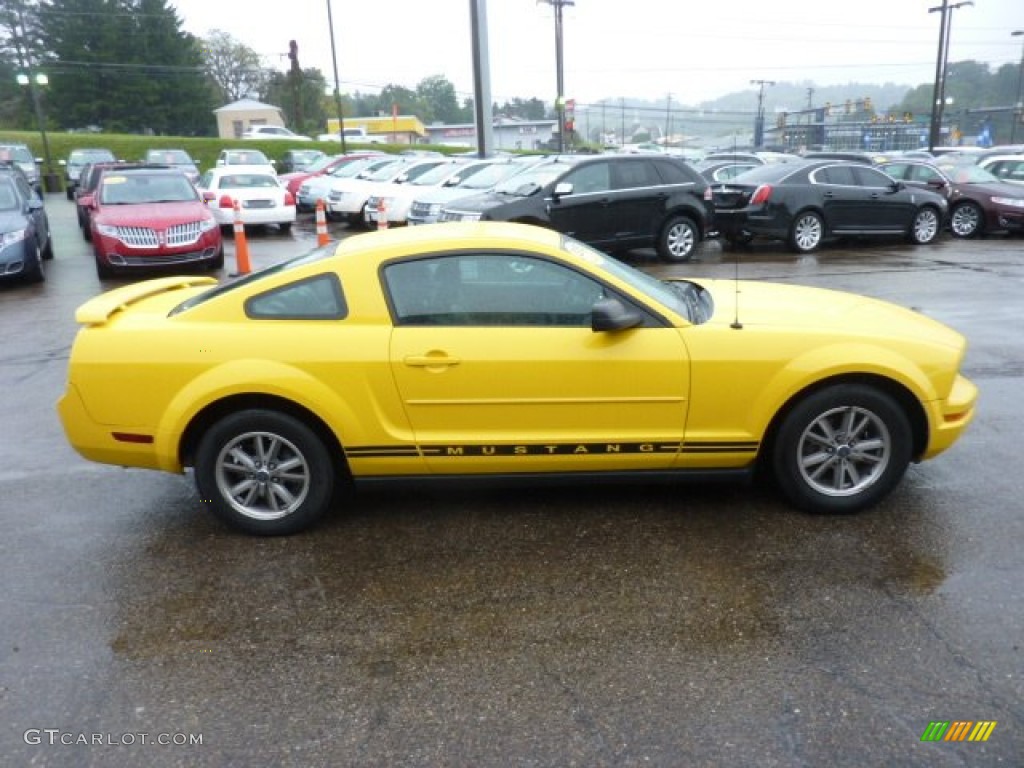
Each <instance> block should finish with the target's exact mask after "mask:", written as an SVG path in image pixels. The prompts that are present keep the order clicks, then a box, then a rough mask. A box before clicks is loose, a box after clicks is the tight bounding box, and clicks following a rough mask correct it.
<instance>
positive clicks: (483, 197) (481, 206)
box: [454, 192, 526, 211]
mask: <svg viewBox="0 0 1024 768" xmlns="http://www.w3.org/2000/svg"><path fill="white" fill-rule="evenodd" d="M525 199H526V198H525V197H522V196H520V195H506V194H502V193H500V192H483V193H480V194H476V195H470V196H468V197H463V198H460V199H459V204H458V205H457V206H454V207H455V208H457V209H458V210H460V211H487V210H490V209H491V208H497V207H498V206H499V205H507V204H508V203H511V202H515V201H517V200H525Z"/></svg>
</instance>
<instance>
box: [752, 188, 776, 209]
mask: <svg viewBox="0 0 1024 768" xmlns="http://www.w3.org/2000/svg"><path fill="white" fill-rule="evenodd" d="M771 196H772V185H771V184H762V185H761V186H760V187H758V188H757V189H755V190H754V194H753V195H752V196H751V198H750V204H751V205H760V204H761V203H767V202H768V198H770V197H771Z"/></svg>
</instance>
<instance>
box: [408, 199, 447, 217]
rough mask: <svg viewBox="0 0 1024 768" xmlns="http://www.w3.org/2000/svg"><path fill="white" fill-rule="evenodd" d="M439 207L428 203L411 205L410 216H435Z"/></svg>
mask: <svg viewBox="0 0 1024 768" xmlns="http://www.w3.org/2000/svg"><path fill="white" fill-rule="evenodd" d="M439 208H440V206H439V205H436V204H435V205H431V204H430V203H413V204H412V208H411V209H410V211H409V212H410V214H411V215H413V216H418V217H420V218H424V219H425V218H428V217H430V216H437V213H438V209H439Z"/></svg>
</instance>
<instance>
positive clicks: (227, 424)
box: [195, 409, 335, 536]
mask: <svg viewBox="0 0 1024 768" xmlns="http://www.w3.org/2000/svg"><path fill="white" fill-rule="evenodd" d="M195 476H196V485H197V486H198V488H199V493H200V497H201V498H202V500H203V501H204V502H205V503H207V504H209V505H210V507H211V509H212V510H213V512H214V513H215V514H216V515H217V516H218V517H220V518H221V519H222V520H224V521H225V522H226V523H228V524H229V525H231V526H233V527H234V528H237V529H240V530H242V531H246V532H247V533H255V534H259V535H262V536H278V535H286V534H291V533H297V532H299V531H302V530H304V529H306V528H309V527H310V526H312V525H313V524H314V523H316V522H317V521H318V520H319V519H320V518H321V517H322V516H323V514H324V513H325V512H326V510H327V507H328V506H329V504H330V500H331V495H332V494H333V492H334V484H335V478H334V467H333V465H332V463H331V458H330V454H329V452H328V450H327V448H326V446H325V445H324V443H323V441H322V440H321V439H320V438H319V437H318V436H317V434H316V433H315V432H314V431H313V430H312V429H310V428H309V427H308V426H306V425H305V424H304V423H303V422H301V421H299V420H298V419H296V418H294V417H292V416H289V415H287V414H283V413H279V412H276V411H269V410H262V409H253V410H246V411H239V412H238V413H234V414H231V415H230V416H226V417H225V418H223V419H221V420H220V421H218V422H217V423H216V424H214V425H213V426H212V427H211V428H210V429H208V430H207V432H206V433H205V434H204V435H203V437H202V439H201V440H200V442H199V448H198V450H197V452H196V458H195Z"/></svg>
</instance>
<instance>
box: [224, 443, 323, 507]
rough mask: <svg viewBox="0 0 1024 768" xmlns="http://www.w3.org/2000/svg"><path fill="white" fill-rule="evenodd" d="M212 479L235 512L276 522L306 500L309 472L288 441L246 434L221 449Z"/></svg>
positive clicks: (300, 455)
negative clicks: (214, 479)
mask: <svg viewBox="0 0 1024 768" xmlns="http://www.w3.org/2000/svg"><path fill="white" fill-rule="evenodd" d="M215 477H216V482H217V490H218V491H219V492H220V495H221V497H222V498H223V499H224V500H225V501H226V502H227V503H228V504H230V505H231V506H232V507H233V508H234V509H235V510H236V511H237V512H238V513H240V514H242V515H245V516H246V517H249V518H252V519H254V520H278V519H280V518H282V517H286V516H288V515H290V514H291V513H292V512H294V511H295V510H296V509H298V508H299V507H300V506H301V505H302V502H303V501H305V499H306V496H307V494H308V493H309V489H310V483H311V479H312V473H311V471H310V467H309V464H308V462H307V461H306V457H305V456H303V455H302V453H301V452H300V451H299V449H298V448H296V446H295V444H294V443H292V442H291V441H289V440H286V439H285V438H283V437H281V435H276V434H274V433H272V432H246V433H244V434H241V435H238V436H237V437H235V438H234V439H232V440H231V441H230V442H228V443H226V444H225V445H224V447H223V448H222V449H221V451H220V453H219V454H218V455H217V462H216V469H215Z"/></svg>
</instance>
